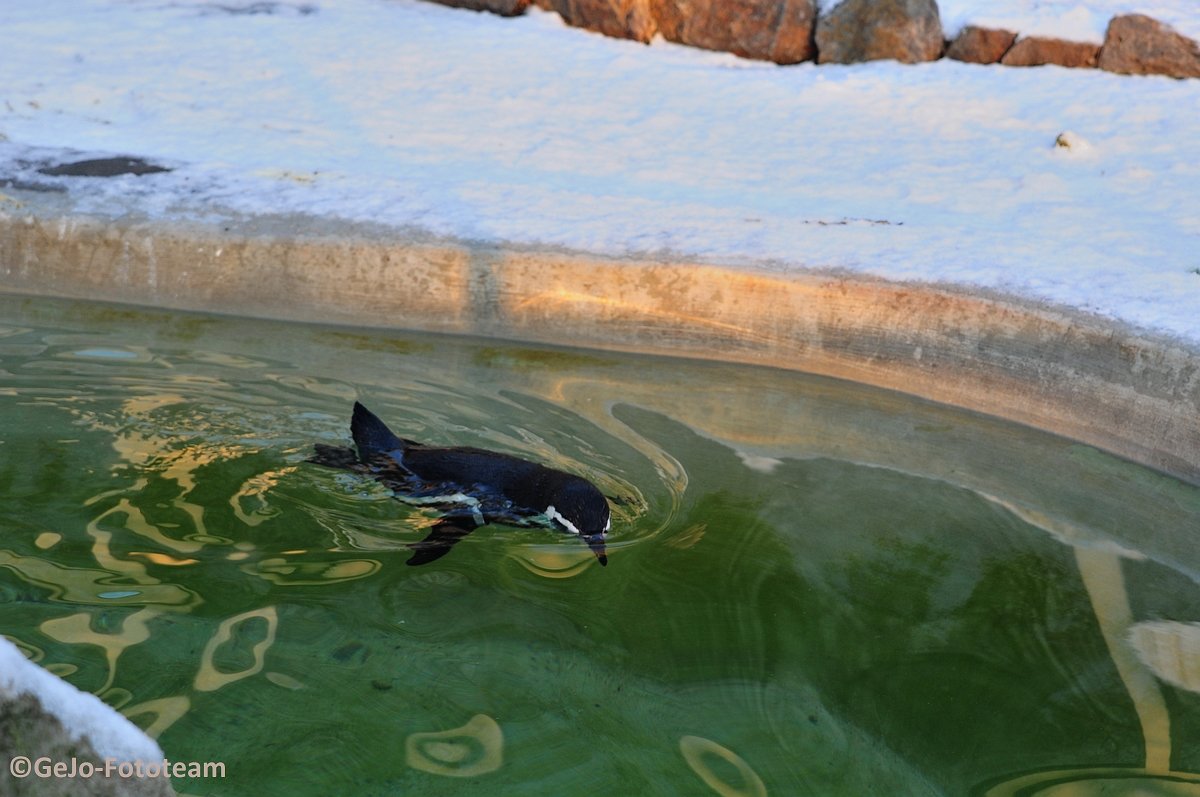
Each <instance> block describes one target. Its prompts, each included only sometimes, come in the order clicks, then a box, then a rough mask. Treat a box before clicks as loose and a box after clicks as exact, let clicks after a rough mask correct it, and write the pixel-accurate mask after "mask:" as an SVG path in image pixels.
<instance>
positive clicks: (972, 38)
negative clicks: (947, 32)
mask: <svg viewBox="0 0 1200 797" xmlns="http://www.w3.org/2000/svg"><path fill="white" fill-rule="evenodd" d="M1016 40H1017V34H1015V33H1013V32H1012V31H1011V30H999V29H997V28H977V27H975V26H974V25H967V26H966V27H965V28H963V29H962V32H960V33H959V34H958V36H957V37H956V38H955V39H954V41H952V42H951V43H950V46H949V47H948V48H946V57H947V58H953V59H954V60H956V61H968V62H970V63H972V64H994V63H996V62H997V61H999V60H1000V59H1001V58H1003V57H1004V54H1005V53H1006V52H1008V48H1009V47H1012V45H1013V42H1014V41H1016Z"/></svg>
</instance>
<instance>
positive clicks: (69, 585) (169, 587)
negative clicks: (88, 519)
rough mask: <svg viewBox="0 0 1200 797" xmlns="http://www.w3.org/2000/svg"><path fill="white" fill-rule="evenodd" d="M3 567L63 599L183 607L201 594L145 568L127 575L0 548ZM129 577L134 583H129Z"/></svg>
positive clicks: (75, 601) (58, 598)
mask: <svg viewBox="0 0 1200 797" xmlns="http://www.w3.org/2000/svg"><path fill="white" fill-rule="evenodd" d="M109 558H110V559H111V557H109ZM0 567H7V568H9V569H11V570H12V571H13V572H15V573H16V574H17V575H19V576H20V577H21V578H23V579H24V580H25V581H27V582H29V583H30V584H34V585H36V586H39V587H45V588H46V589H47V590H49V591H50V600H52V601H58V602H62V603H83V604H87V605H89V606H94V605H96V604H103V603H111V604H113V605H125V604H156V605H160V606H176V607H182V606H187V605H189V604H195V603H199V602H200V598H199V596H197V595H196V594H195V593H194V592H192V591H191V590H188V589H185V588H183V587H180V586H177V585H175V584H160V583H159V582H158V580H157V579H154V578H151V577H150V576H147V575H145V571H144V570H143V571H141V572H140V574H137V575H136V577H132V578H126V577H123V575H122V574H120V573H119V572H113V571H111V570H95V569H92V568H86V567H67V566H66V565H60V564H56V563H54V562H49V561H47V560H45V559H42V558H40V557H36V556H21V555H20V554H15V553H13V552H12V551H6V550H0ZM137 567H139V568H140V565H138V566H137ZM125 575H128V574H125ZM129 580H132V581H134V582H135V583H134V584H128V583H127V582H128V581H129Z"/></svg>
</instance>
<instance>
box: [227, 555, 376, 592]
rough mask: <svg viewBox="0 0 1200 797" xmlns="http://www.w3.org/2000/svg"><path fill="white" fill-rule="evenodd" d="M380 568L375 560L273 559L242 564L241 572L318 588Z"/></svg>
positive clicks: (276, 581)
mask: <svg viewBox="0 0 1200 797" xmlns="http://www.w3.org/2000/svg"><path fill="white" fill-rule="evenodd" d="M301 553H303V552H301ZM233 557H234V554H230V555H229V557H228V558H230V559H232V558H233ZM381 567H383V564H382V563H381V562H379V561H378V560H375V559H339V560H334V561H332V562H330V561H293V560H289V559H285V558H283V557H282V556H273V557H271V558H269V559H262V560H260V561H258V562H254V563H252V564H246V565H242V571H243V572H245V573H249V574H250V575H252V576H258V577H259V578H265V579H266V580H267V581H271V582H274V583H276V584H290V585H319V584H333V583H336V582H338V581H353V580H354V579H356V578H366V577H367V576H370V575H373V574H374V573H376V572H378V571H379V569H380V568H381Z"/></svg>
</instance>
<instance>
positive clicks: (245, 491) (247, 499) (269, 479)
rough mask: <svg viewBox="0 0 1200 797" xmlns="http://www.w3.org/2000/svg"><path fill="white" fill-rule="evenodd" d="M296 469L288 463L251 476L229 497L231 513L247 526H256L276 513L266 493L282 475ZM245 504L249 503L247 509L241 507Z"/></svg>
mask: <svg viewBox="0 0 1200 797" xmlns="http://www.w3.org/2000/svg"><path fill="white" fill-rule="evenodd" d="M296 470H297V468H296V466H295V465H289V466H288V467H284V468H278V469H276V470H269V471H265V472H263V473H259V474H256V475H254V476H251V477H250V478H249V479H247V480H246V481H245V482H244V483H243V484H242V486H241V487H239V488H238V490H237V492H235V493H234V494H233V496H232V497H230V499H229V505H230V506H231V507H233V514H234V515H235V516H237V518H238V520H240V521H242V522H243V523H245V524H246V525H247V526H257V525H258V524H259V523H262V522H263V521H264V520H267V519H268V518H272V517H274V516H276V515H278V514H279V510H278V509H276V508H275V507H272V506H271V505H270V504H269V503H268V502H267V493H268V492H270V491H271V489H272V488H274V487H275V486H276V485H278V484H279V481H280V480H281V479H282V478H283V477H284V476H287V475H288V474H289V473H293V472H295V471H296ZM245 504H250V505H251V509H250V510H249V511H246V510H245V509H243V508H242V507H243V505H245Z"/></svg>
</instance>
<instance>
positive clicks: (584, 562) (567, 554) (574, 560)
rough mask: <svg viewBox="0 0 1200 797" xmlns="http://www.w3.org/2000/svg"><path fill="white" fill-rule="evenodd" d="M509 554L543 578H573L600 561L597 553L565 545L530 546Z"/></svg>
mask: <svg viewBox="0 0 1200 797" xmlns="http://www.w3.org/2000/svg"><path fill="white" fill-rule="evenodd" d="M509 556H511V557H512V558H514V559H516V560H517V561H518V562H520V563H521V565H522V567H524V568H525V569H526V570H528V571H529V572H530V573H533V574H534V575H536V576H541V577H542V578H571V577H573V576H577V575H579V574H580V573H582V572H584V571H585V570H587V569H588V568H589V567H591V566H592V565H593V564H596V563H597V562H598V560H597V559H596V557H595V555H594V554H592V552H591V551H589V550H587V549H584V550H574V549H567V548H566V547H565V546H555V547H554V548H553V549H552V550H546V549H539V548H536V547H533V546H528V547H524V548H520V549H518V550H516V551H514V552H513V553H510V554H509Z"/></svg>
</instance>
